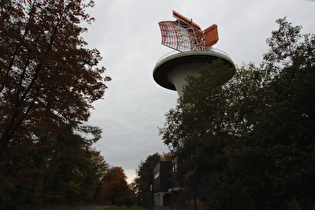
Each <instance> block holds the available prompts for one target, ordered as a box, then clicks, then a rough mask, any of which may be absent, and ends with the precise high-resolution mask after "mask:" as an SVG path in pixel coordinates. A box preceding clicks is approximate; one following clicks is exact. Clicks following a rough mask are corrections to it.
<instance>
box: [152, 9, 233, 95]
mask: <svg viewBox="0 0 315 210" xmlns="http://www.w3.org/2000/svg"><path fill="white" fill-rule="evenodd" d="M173 16H174V18H176V21H162V22H159V26H160V29H161V34H162V45H165V46H167V47H169V48H172V49H174V50H175V51H174V52H172V53H171V54H167V55H166V56H163V57H162V58H161V59H160V60H159V61H158V62H157V64H156V66H155V67H154V70H153V78H154V80H155V82H156V83H158V84H159V85H160V86H162V87H164V88H167V89H170V90H176V91H177V93H178V95H179V96H182V94H183V93H182V91H183V87H184V86H185V84H186V80H185V78H186V77H187V76H188V75H196V76H197V75H198V74H199V71H200V69H201V68H202V67H204V66H206V65H207V64H211V63H212V62H213V61H215V60H217V59H222V60H223V62H224V63H225V64H227V65H229V66H230V67H233V68H234V69H235V67H234V63H233V61H232V60H231V58H230V57H229V56H228V55H227V54H225V53H224V52H222V51H219V50H217V49H214V48H213V47H212V46H213V45H214V44H216V43H217V41H218V40H219V38H218V30H217V25H212V26H210V27H209V28H207V29H205V30H204V31H202V30H201V28H200V27H199V26H198V25H197V24H196V23H194V22H193V21H192V20H189V19H187V18H186V17H184V16H182V15H181V14H179V13H177V12H175V11H173ZM228 79H230V78H228Z"/></svg>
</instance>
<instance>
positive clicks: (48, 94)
mask: <svg viewBox="0 0 315 210" xmlns="http://www.w3.org/2000/svg"><path fill="white" fill-rule="evenodd" d="M92 6H93V1H90V2H87V3H85V2H84V1H83V0H66V1H57V2H56V1H52V0H8V1H1V2H0V14H1V15H0V51H1V55H0V99H1V103H0V114H1V116H2V117H1V119H0V160H1V161H0V169H1V170H0V179H1V183H2V186H1V190H0V195H1V196H0V203H1V208H5V209H13V208H19V206H17V205H21V206H25V207H30V208H33V207H34V206H36V205H40V204H41V203H45V204H50V203H67V202H68V203H71V202H76V201H78V200H80V201H91V200H93V198H94V197H95V195H94V194H96V192H95V191H96V189H97V186H98V185H99V183H100V181H101V177H103V175H104V172H105V171H106V169H107V164H106V162H105V161H104V159H103V157H102V156H101V155H100V153H99V152H98V151H96V150H95V149H94V148H93V147H92V144H93V143H95V142H96V141H97V140H98V139H99V138H100V134H101V130H100V129H99V128H97V127H91V126H83V124H84V123H85V122H86V121H87V120H88V117H89V115H90V112H89V109H90V108H92V102H94V101H95V100H98V99H100V98H101V97H102V96H103V95H104V91H105V89H106V88H107V87H106V85H105V82H106V81H109V80H110V78H109V77H106V76H104V71H105V68H104V67H100V66H99V62H100V61H101V56H100V52H99V51H98V50H97V49H87V48H86V47H85V46H86V45H87V43H86V42H85V41H84V40H83V39H82V37H80V36H81V34H82V33H83V32H85V31H87V29H86V28H85V27H83V25H82V23H85V22H87V23H91V21H93V18H91V17H90V16H89V14H87V12H86V9H87V8H88V7H92ZM86 134H87V135H88V136H91V138H87V137H83V136H84V135H86ZM89 192H91V193H89Z"/></svg>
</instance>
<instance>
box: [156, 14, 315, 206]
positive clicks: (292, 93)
mask: <svg viewBox="0 0 315 210" xmlns="http://www.w3.org/2000/svg"><path fill="white" fill-rule="evenodd" d="M276 22H277V23H278V24H279V29H278V30H276V31H273V32H272V36H271V38H269V39H268V40H267V43H268V45H269V46H270V50H269V51H268V53H266V54H265V55H264V61H263V63H262V64H261V65H260V67H256V66H255V65H253V64H249V65H246V66H243V67H241V68H240V69H238V70H237V72H236V74H235V75H234V77H233V78H232V79H231V80H230V81H229V82H228V83H227V84H225V85H223V86H216V85H215V82H216V81H217V80H219V79H220V74H221V72H223V71H220V70H221V69H223V68H226V67H224V66H223V65H222V63H221V64H220V62H217V63H214V64H212V65H214V66H215V67H216V69H218V71H217V72H213V71H212V72H211V71H208V69H207V68H206V69H203V70H201V76H200V77H189V78H188V85H187V87H186V88H185V89H184V95H183V97H182V98H180V100H179V104H178V105H177V107H176V108H175V109H172V110H170V111H169V112H168V113H167V115H166V124H165V126H164V128H162V129H161V130H160V131H161V135H162V136H163V140H164V143H165V144H167V145H168V146H169V147H170V149H171V151H172V152H173V154H174V155H175V157H176V158H177V160H178V164H179V170H178V171H179V173H181V175H182V176H185V175H190V176H189V180H188V181H189V182H190V183H189V184H190V185H195V186H198V184H200V181H199V180H203V181H208V182H209V183H211V188H210V189H209V190H210V192H211V195H210V196H209V198H208V201H209V205H210V206H209V207H210V208H211V209H312V208H313V207H314V204H315V191H314V189H315V183H314V180H313V178H312V177H314V175H315V167H314V165H315V164H314V163H315V162H314V160H315V159H314V134H315V133H314V126H315V120H314V116H315V109H314V103H315V94H314V92H315V82H314V81H315V35H314V34H306V35H301V33H300V32H301V27H300V26H292V24H291V23H289V22H288V21H287V20H286V18H282V19H279V20H277V21H276ZM212 67H213V66H212ZM212 69H213V68H212ZM212 84H214V85H213V86H212Z"/></svg>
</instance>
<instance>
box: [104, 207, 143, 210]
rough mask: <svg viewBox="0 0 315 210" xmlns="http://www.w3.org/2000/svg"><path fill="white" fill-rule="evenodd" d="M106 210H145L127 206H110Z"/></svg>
mask: <svg viewBox="0 0 315 210" xmlns="http://www.w3.org/2000/svg"><path fill="white" fill-rule="evenodd" d="M106 210H145V208H142V207H139V206H133V207H127V206H111V207H108V208H106Z"/></svg>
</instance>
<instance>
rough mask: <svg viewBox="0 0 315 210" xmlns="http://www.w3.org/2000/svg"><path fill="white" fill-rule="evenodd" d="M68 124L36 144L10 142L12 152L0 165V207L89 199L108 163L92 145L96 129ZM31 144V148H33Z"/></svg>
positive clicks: (68, 202)
mask: <svg viewBox="0 0 315 210" xmlns="http://www.w3.org/2000/svg"><path fill="white" fill-rule="evenodd" d="M82 132H85V133H90V134H91V136H93V137H92V138H83V137H81V136H80V135H78V134H75V133H74V131H73V130H72V129H71V127H70V126H68V127H64V128H63V129H62V132H58V133H57V134H56V135H55V136H54V135H51V136H46V139H44V138H43V139H41V140H40V141H39V142H38V143H37V144H35V145H34V144H32V143H29V144H25V143H24V144H13V145H12V147H13V146H14V149H15V153H9V154H10V156H9V157H8V159H9V161H2V162H1V164H0V169H1V170H0V171H1V173H0V179H1V183H2V187H1V190H0V202H1V204H2V205H1V207H0V209H2V208H3V209H14V208H17V209H18V208H20V207H30V208H31V207H35V206H42V205H49V204H71V203H75V202H92V201H93V200H94V196H95V193H96V191H97V187H98V185H99V184H100V183H101V179H102V178H103V176H104V174H105V173H106V171H107V168H108V164H107V163H106V162H105V161H104V159H103V157H102V156H101V155H100V152H99V151H96V150H95V149H94V148H93V147H92V144H93V143H94V142H96V141H97V140H98V139H99V138H100V136H98V133H99V132H100V129H98V128H92V127H89V128H88V127H85V128H84V129H82ZM34 147H35V148H34Z"/></svg>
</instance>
